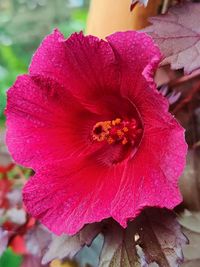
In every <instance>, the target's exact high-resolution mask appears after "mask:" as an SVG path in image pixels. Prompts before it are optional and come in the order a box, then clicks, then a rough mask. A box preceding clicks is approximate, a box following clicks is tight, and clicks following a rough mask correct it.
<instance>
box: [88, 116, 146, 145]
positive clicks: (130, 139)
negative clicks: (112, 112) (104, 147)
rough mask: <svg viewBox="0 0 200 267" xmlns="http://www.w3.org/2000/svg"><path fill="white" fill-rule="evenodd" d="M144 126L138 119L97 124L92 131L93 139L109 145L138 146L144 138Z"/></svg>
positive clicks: (118, 119)
mask: <svg viewBox="0 0 200 267" xmlns="http://www.w3.org/2000/svg"><path fill="white" fill-rule="evenodd" d="M142 132H143V130H142V126H141V125H140V122H139V121H137V120H136V119H131V120H122V119H120V118H116V119H115V120H112V121H100V122H97V123H96V124H95V125H94V127H93V130H92V139H93V140H94V141H97V142H107V143H108V144H110V145H111V144H122V145H128V144H129V145H133V146H137V145H138V144H139V142H140V140H141V137H142Z"/></svg>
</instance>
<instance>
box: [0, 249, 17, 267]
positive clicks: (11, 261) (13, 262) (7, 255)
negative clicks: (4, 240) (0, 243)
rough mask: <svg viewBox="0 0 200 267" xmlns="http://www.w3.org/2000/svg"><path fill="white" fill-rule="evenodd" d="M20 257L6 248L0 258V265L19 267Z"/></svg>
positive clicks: (2, 266)
mask: <svg viewBox="0 0 200 267" xmlns="http://www.w3.org/2000/svg"><path fill="white" fill-rule="evenodd" d="M21 262H22V257H21V256H19V255H17V254H15V253H14V252H13V251H12V250H11V249H10V248H8V249H7V250H6V251H5V252H4V254H3V255H2V256H1V258H0V267H19V266H20V265H21Z"/></svg>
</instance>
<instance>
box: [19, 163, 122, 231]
mask: <svg viewBox="0 0 200 267" xmlns="http://www.w3.org/2000/svg"><path fill="white" fill-rule="evenodd" d="M122 173H123V168H122V166H120V165H118V166H114V167H106V166H102V165H101V164H98V163H97V162H95V159H91V158H90V159H86V158H85V159H83V160H77V159H76V160H73V161H71V162H68V161H60V162H56V163H52V164H51V165H49V166H46V167H43V169H42V170H40V171H38V172H37V173H36V175H35V176H34V177H32V178H31V179H30V180H29V181H28V183H27V184H26V185H25V187H24V191H23V199H24V203H25V206H26V208H27V210H28V212H29V213H30V214H31V215H32V216H34V217H36V218H38V219H39V220H40V221H41V222H42V223H43V224H45V225H46V226H47V227H48V228H49V229H50V230H51V231H53V232H54V233H56V234H58V235H60V234H62V233H67V234H75V233H76V232H78V231H79V230H80V229H81V228H82V227H83V226H84V224H87V223H93V222H98V221H101V220H103V219H105V218H108V217H110V216H111V215H110V206H111V202H112V200H113V198H114V196H115V194H116V192H117V191H118V190H119V182H120V178H121V176H122Z"/></svg>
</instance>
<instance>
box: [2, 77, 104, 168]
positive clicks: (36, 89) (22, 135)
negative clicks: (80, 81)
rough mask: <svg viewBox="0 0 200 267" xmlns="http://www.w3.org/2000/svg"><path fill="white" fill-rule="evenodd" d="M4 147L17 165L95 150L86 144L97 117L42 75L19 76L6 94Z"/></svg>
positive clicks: (34, 164)
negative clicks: (6, 146) (5, 140)
mask: <svg viewBox="0 0 200 267" xmlns="http://www.w3.org/2000/svg"><path fill="white" fill-rule="evenodd" d="M6 115H7V145H8V148H9V150H10V152H11V154H12V156H13V158H14V159H15V160H16V162H18V163H20V164H22V165H24V166H27V167H32V168H34V169H36V168H37V167H40V166H41V163H42V164H48V163H49V162H52V161H56V160H61V159H65V158H70V157H78V156H80V155H82V154H86V155H87V153H89V151H91V150H95V149H96V148H95V146H91V142H89V136H90V131H91V129H92V127H93V125H94V124H95V123H96V121H98V120H101V119H102V118H99V117H98V116H96V115H94V114H92V113H90V112H89V111H88V110H86V109H84V108H83V106H82V105H80V103H79V102H77V101H76V99H75V98H74V97H72V95H71V94H70V93H69V91H67V90H66V89H65V88H64V87H63V86H61V85H60V84H58V83H57V82H55V81H54V80H52V79H49V78H48V79H46V78H45V77H41V76H34V77H30V76H28V75H23V76H20V77H19V78H18V79H17V81H16V83H15V84H14V86H13V87H12V88H11V89H10V90H9V91H8V104H7V109H6Z"/></svg>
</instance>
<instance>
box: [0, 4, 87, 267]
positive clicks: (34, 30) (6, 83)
mask: <svg viewBox="0 0 200 267" xmlns="http://www.w3.org/2000/svg"><path fill="white" fill-rule="evenodd" d="M88 5H89V0H0V130H2V128H3V127H4V122H5V116H4V109H5V105H6V91H7V89H8V88H9V87H10V86H11V85H12V84H13V82H14V81H15V79H16V77H17V75H19V74H23V73H27V71H28V66H29V63H30V60H31V57H32V55H33V53H34V51H35V50H36V49H37V47H38V45H39V44H40V42H41V41H42V39H43V38H44V37H45V36H46V35H47V34H49V33H50V32H52V30H53V29H54V28H59V29H60V30H61V31H62V32H63V33H64V35H65V37H67V36H69V35H70V34H71V33H72V32H74V31H80V30H83V31H84V29H85V24H86V18H87V11H88ZM21 260H22V258H21V256H19V255H16V254H15V253H14V252H12V250H11V249H8V250H7V251H6V252H5V253H4V254H3V256H2V257H0V267H18V266H20V265H21Z"/></svg>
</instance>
